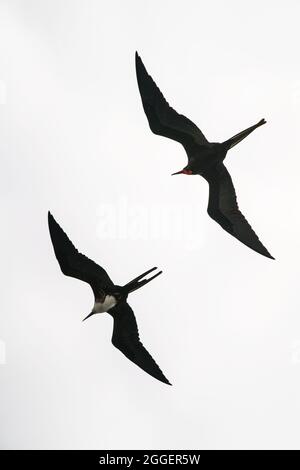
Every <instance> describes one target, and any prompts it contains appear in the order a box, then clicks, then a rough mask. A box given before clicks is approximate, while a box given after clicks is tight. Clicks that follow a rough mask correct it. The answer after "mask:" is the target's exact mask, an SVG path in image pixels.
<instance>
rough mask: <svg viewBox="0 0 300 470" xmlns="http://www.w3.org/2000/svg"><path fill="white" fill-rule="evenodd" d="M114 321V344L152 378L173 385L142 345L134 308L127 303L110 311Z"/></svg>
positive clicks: (121, 303)
mask: <svg viewBox="0 0 300 470" xmlns="http://www.w3.org/2000/svg"><path fill="white" fill-rule="evenodd" d="M108 313H109V314H110V315H112V317H113V319H114V329H113V335H112V339H111V340H112V344H113V345H114V346H115V347H116V348H118V349H119V350H120V351H121V352H122V353H123V354H124V355H125V356H126V357H127V358H128V359H129V360H130V361H132V362H134V363H135V364H136V365H137V366H139V367H140V368H141V369H143V370H144V371H145V372H147V373H148V374H150V375H152V377H154V378H156V379H157V380H160V381H161V382H164V383H165V384H168V385H171V384H170V382H169V381H168V379H167V378H166V377H165V376H164V374H163V373H162V371H161V370H160V368H159V367H158V365H157V364H156V362H155V361H154V359H153V358H152V357H151V356H150V354H149V353H148V351H147V350H146V349H145V348H144V346H143V345H142V343H141V341H140V338H139V332H138V327H137V323H136V319H135V316H134V313H133V310H132V308H131V307H130V306H129V305H128V303H127V302H120V303H119V304H117V305H116V306H115V307H114V308H111V309H110V310H108Z"/></svg>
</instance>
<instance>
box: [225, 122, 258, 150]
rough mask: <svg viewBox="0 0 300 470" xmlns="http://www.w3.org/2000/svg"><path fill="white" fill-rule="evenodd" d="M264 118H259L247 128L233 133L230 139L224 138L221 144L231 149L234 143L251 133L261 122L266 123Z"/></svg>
mask: <svg viewBox="0 0 300 470" xmlns="http://www.w3.org/2000/svg"><path fill="white" fill-rule="evenodd" d="M266 122H267V121H266V120H265V119H261V120H260V121H259V122H258V123H257V124H254V126H251V127H248V129H245V130H244V131H241V132H239V133H238V134H236V135H234V136H233V137H231V139H228V140H226V141H225V142H223V145H225V146H226V147H227V150H229V149H231V148H232V147H234V146H235V145H236V144H238V143H239V142H241V140H243V139H244V138H245V137H247V135H249V134H251V132H253V131H254V130H255V129H256V128H257V127H260V126H262V125H263V124H266Z"/></svg>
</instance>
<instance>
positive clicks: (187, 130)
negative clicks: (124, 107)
mask: <svg viewBox="0 0 300 470" xmlns="http://www.w3.org/2000/svg"><path fill="white" fill-rule="evenodd" d="M135 64H136V75H137V81H138V86H139V90H140V94H141V98H142V103H143V107H144V111H145V113H146V116H147V118H148V122H149V126H150V129H151V130H152V132H154V134H158V135H162V136H164V137H168V138H169V139H173V140H176V141H177V142H179V143H181V144H182V145H183V146H184V147H185V148H189V147H190V146H191V145H195V144H198V145H209V142H208V141H207V140H206V138H205V137H204V135H203V134H202V132H201V131H200V129H199V128H198V127H197V126H196V124H194V123H193V122H192V121H190V120H189V119H188V118H186V117H185V116H183V115H182V114H178V113H177V112H176V111H175V109H173V108H171V106H169V104H168V103H167V101H166V100H165V98H164V96H163V94H162V93H161V91H160V90H159V88H158V86H157V85H156V84H155V82H154V80H153V79H152V78H151V76H150V75H148V72H147V70H146V68H145V66H144V64H143V62H142V59H141V58H140V56H139V55H138V53H137V52H136V54H135Z"/></svg>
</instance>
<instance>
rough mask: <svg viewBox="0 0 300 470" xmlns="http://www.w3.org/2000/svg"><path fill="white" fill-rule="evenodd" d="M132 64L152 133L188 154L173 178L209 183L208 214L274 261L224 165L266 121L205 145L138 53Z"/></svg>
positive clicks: (200, 135) (249, 245)
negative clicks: (242, 208)
mask: <svg viewBox="0 0 300 470" xmlns="http://www.w3.org/2000/svg"><path fill="white" fill-rule="evenodd" d="M135 63H136V75H137V82H138V87H139V91H140V95H141V99H142V104H143V108H144V111H145V114H146V116H147V119H148V122H149V126H150V129H151V131H152V132H153V133H154V134H157V135H161V136H163V137H167V138H169V139H172V140H175V141H176V142H179V143H180V144H182V145H183V147H184V149H185V151H186V153H187V157H188V164H187V166H186V167H185V168H183V169H182V170H180V171H177V172H176V173H173V175H177V174H185V175H201V176H202V177H203V178H204V179H205V180H206V181H207V182H208V184H209V200H208V207H207V212H208V215H209V216H210V217H211V218H212V219H214V220H215V221H216V222H217V223H218V224H219V225H221V227H222V228H223V229H224V230H226V232H228V233H229V234H230V235H232V236H233V237H235V238H236V239H238V240H239V241H240V242H242V243H244V244H245V245H246V246H248V247H249V248H251V249H252V250H254V251H256V252H257V253H260V254H261V255H263V256H266V257H268V258H271V259H274V258H273V256H272V255H271V254H270V253H269V252H268V250H267V249H266V248H265V247H264V245H263V244H262V243H261V241H260V240H259V238H258V237H257V235H256V234H255V232H254V230H253V229H252V228H251V226H250V225H249V223H248V222H247V220H246V219H245V217H244V216H243V214H242V213H241V212H240V210H239V207H238V203H237V198H236V193H235V189H234V186H233V182H232V179H231V176H230V174H229V172H228V170H227V169H226V167H225V165H224V164H223V160H224V159H225V157H226V154H227V152H228V150H229V149H231V148H232V147H234V146H235V145H237V144H238V143H239V142H241V141H242V140H243V139H244V138H245V137H247V136H248V135H249V134H250V133H251V132H253V131H254V130H255V129H256V128H258V127H260V126H262V125H263V124H265V123H266V121H265V119H261V120H260V121H259V122H258V123H257V124H254V125H253V126H251V127H249V128H247V129H245V130H243V131H241V132H239V133H238V134H236V135H234V136H233V137H231V138H230V139H228V140H226V141H225V142H223V143H215V142H208V140H207V139H206V137H205V136H204V134H203V133H202V132H201V130H200V129H199V128H198V127H197V126H196V124H194V123H193V122H192V121H190V119H188V118H187V117H185V116H183V115H182V114H179V113H177V112H176V111H175V110H174V109H173V108H171V106H170V105H169V104H168V103H167V101H166V100H165V98H164V96H163V94H162V93H161V91H160V89H159V88H158V86H157V85H156V83H155V82H154V80H153V79H152V77H151V76H150V75H149V74H148V72H147V70H146V68H145V66H144V64H143V62H142V60H141V58H140V56H139V55H138V53H137V52H136V55H135Z"/></svg>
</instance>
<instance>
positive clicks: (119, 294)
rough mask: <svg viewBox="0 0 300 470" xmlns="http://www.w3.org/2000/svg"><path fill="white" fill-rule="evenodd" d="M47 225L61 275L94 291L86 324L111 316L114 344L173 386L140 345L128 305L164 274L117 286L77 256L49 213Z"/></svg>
mask: <svg viewBox="0 0 300 470" xmlns="http://www.w3.org/2000/svg"><path fill="white" fill-rule="evenodd" d="M48 225H49V231H50V236H51V240H52V244H53V248H54V252H55V256H56V258H57V261H58V263H59V265H60V268H61V270H62V272H63V273H64V274H65V275H66V276H71V277H75V278H76V279H80V280H81V281H84V282H87V283H88V284H89V285H90V286H91V288H92V290H93V293H94V296H95V302H94V307H93V309H92V311H91V313H89V315H87V316H86V317H85V318H84V319H83V320H86V319H87V318H89V317H90V316H92V315H94V314H96V313H103V312H107V313H109V314H110V315H111V316H112V317H113V319H114V327H113V335H112V344H113V345H114V346H115V347H116V348H118V349H119V350H120V351H121V352H122V353H123V354H124V355H125V356H126V357H127V358H128V359H129V360H130V361H132V362H134V363H135V364H136V365H138V366H139V367H140V368H141V369H143V370H144V371H145V372H147V373H148V374H150V375H152V377H155V378H156V379H157V380H160V381H161V382H164V383H166V384H168V385H171V384H170V382H169V381H168V379H167V378H166V377H165V376H164V374H163V373H162V371H161V370H160V368H159V367H158V365H157V364H156V362H155V361H154V359H153V358H152V357H151V356H150V354H149V353H148V351H147V350H146V349H145V348H144V346H143V344H142V343H141V341H140V339H139V333H138V327H137V323H136V319H135V316H134V313H133V310H132V309H131V307H130V306H129V304H128V303H127V297H128V294H130V293H131V292H133V291H135V290H137V289H140V288H141V287H142V286H145V285H146V284H148V282H150V281H152V280H153V279H155V278H156V277H157V276H159V275H160V274H161V273H162V271H159V272H157V273H156V274H154V275H153V276H152V277H150V278H145V276H147V274H150V273H151V272H153V271H154V270H156V269H157V268H152V269H149V270H148V271H146V272H145V273H143V274H141V275H140V276H137V277H136V278H135V279H133V280H132V281H130V282H128V283H127V284H125V285H124V286H117V285H115V284H114V283H113V282H112V280H111V279H110V277H109V276H108V274H107V272H106V271H105V269H103V268H102V267H101V266H99V265H98V264H96V263H95V262H94V261H92V260H90V259H89V258H87V257H86V256H84V255H83V254H81V253H79V252H78V250H77V249H76V248H75V246H74V245H73V243H72V242H71V240H70V239H69V238H68V236H67V235H66V233H65V232H64V231H63V230H62V228H61V227H60V226H59V225H58V223H57V222H56V220H55V219H54V217H53V216H52V214H51V213H50V212H48Z"/></svg>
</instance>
